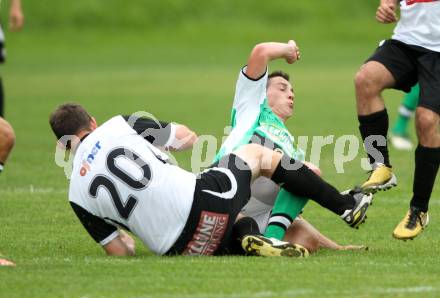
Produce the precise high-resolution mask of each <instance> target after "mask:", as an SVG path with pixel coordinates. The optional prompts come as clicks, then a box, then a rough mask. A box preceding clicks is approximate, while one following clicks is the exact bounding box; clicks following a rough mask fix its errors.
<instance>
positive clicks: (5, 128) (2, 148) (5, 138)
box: [0, 117, 15, 173]
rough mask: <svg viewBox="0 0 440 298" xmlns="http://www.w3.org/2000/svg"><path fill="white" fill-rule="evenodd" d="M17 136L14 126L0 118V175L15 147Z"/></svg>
mask: <svg viewBox="0 0 440 298" xmlns="http://www.w3.org/2000/svg"><path fill="white" fill-rule="evenodd" d="M14 143H15V134H14V130H13V129H12V126H11V125H10V124H9V123H8V122H7V121H6V120H5V119H3V118H1V117H0V173H1V172H2V171H3V167H4V165H5V163H6V160H7V159H8V156H9V153H10V152H11V150H12V148H13V147H14Z"/></svg>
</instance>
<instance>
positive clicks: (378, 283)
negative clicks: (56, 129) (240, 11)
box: [0, 19, 440, 298]
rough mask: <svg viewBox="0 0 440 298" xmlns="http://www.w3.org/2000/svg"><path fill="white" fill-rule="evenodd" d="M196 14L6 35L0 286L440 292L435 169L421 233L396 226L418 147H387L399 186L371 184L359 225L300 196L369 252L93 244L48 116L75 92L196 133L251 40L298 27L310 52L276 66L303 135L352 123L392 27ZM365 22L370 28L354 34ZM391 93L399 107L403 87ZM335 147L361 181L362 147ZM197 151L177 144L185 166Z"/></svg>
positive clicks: (184, 293) (52, 293)
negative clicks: (285, 76) (349, 155)
mask: <svg viewBox="0 0 440 298" xmlns="http://www.w3.org/2000/svg"><path fill="white" fill-rule="evenodd" d="M369 22H370V23H371V24H373V21H372V20H370V19H362V20H361V23H362V24H363V25H365V24H369ZM344 24H345V23H344ZM344 24H342V25H341V24H339V25H340V26H345V25H344ZM333 26H335V25H333ZM375 26H377V25H375ZM201 27H202V28H200V27H197V26H194V25H187V26H182V27H181V28H180V29H179V30H173V29H170V28H168V29H167V28H166V29H163V30H159V29H158V30H157V31H136V30H135V31H129V30H116V29H111V30H106V31H104V30H101V29H96V30H92V29H90V30H84V29H81V30H75V29H62V30H61V29H60V30H55V29H54V30H47V31H46V30H43V29H35V30H30V31H28V32H23V33H21V34H18V35H12V34H11V35H9V36H8V38H9V39H8V51H9V61H8V63H7V64H6V65H5V66H2V69H1V73H2V77H3V81H4V84H5V89H6V97H7V102H6V105H7V106H6V108H7V117H6V118H7V119H8V120H9V121H10V122H11V123H12V125H13V126H14V128H15V130H16V134H17V143H16V148H15V150H14V152H13V154H12V156H11V158H10V160H9V163H8V164H7V167H6V169H5V172H4V173H3V174H2V175H1V176H0V206H1V207H0V227H1V228H0V251H1V252H2V253H3V254H4V255H6V256H8V257H10V258H11V259H12V260H14V261H15V262H16V263H17V267H16V268H0V297H8V298H9V297H164V298H165V297H186V298H193V297H200V298H203V297H212V298H217V297H218V298H219V297H237V298H238V297H421V296H423V297H438V296H440V261H439V258H438V252H439V249H438V247H439V246H440V239H439V237H438V235H439V234H440V224H439V221H438V218H440V208H439V199H440V188H439V187H438V182H437V185H436V190H435V192H434V193H433V196H432V199H431V205H430V206H431V210H430V215H431V218H432V222H431V226H430V227H429V228H428V229H427V231H426V232H425V233H423V234H422V235H421V236H420V237H419V238H418V239H417V240H414V241H408V242H399V241H397V240H394V239H393V238H392V237H391V232H392V230H393V228H394V227H395V225H396V224H397V223H398V222H399V221H400V219H401V217H402V216H403V215H404V214H405V212H406V210H407V207H408V202H409V199H410V193H411V189H412V173H413V159H414V158H413V153H411V152H410V153H406V152H397V151H394V150H391V159H392V163H393V165H394V167H395V171H396V173H397V176H398V179H399V187H397V188H395V189H393V190H391V191H389V192H386V193H380V194H378V195H376V197H375V203H374V205H373V206H372V207H371V209H370V211H369V214H368V220H367V222H366V224H365V225H363V226H361V228H360V229H359V230H351V229H350V228H348V227H347V226H346V225H345V224H344V223H343V222H342V221H341V220H340V219H339V218H337V217H336V216H334V215H333V214H330V213H329V212H327V211H325V210H323V209H322V208H320V207H318V206H317V205H316V204H315V203H310V204H309V205H308V206H307V207H306V209H305V217H306V218H307V219H309V220H310V221H311V222H312V223H313V224H314V225H316V226H317V227H318V228H319V229H320V230H321V231H322V232H323V233H325V234H327V235H329V236H330V237H331V238H333V239H335V240H337V241H338V242H340V243H344V244H348V243H352V244H365V245H368V246H369V248H370V249H369V251H366V252H334V251H320V252H318V253H317V254H315V255H313V256H312V257H310V258H308V259H302V260H296V259H284V258H283V259H281V258H278V259H277V258H273V259H269V258H266V259H264V258H246V257H213V258H208V257H206V258H190V257H172V258H168V257H164V258H162V257H156V256H153V255H152V254H151V253H150V252H149V251H148V250H147V249H146V248H144V247H143V246H142V244H141V243H140V242H139V241H138V246H137V256H136V257H133V258H109V257H106V256H105V255H104V254H103V251H102V250H101V249H100V248H99V247H98V246H97V245H95V243H94V242H93V240H92V239H91V238H89V236H88V235H87V234H86V232H85V231H84V230H83V228H82V226H81V225H80V224H79V222H78V221H77V219H76V218H75V217H74V214H73V212H72V211H71V210H70V207H69V205H68V203H67V187H68V181H67V180H66V179H65V177H64V176H63V171H62V169H61V168H59V167H57V166H56V165H55V162H54V152H55V141H54V138H53V136H52V134H51V131H50V128H49V125H48V116H49V113H50V112H51V111H52V110H53V109H54V108H55V107H56V106H57V105H58V104H60V103H62V102H65V101H77V102H79V103H81V104H83V105H84V106H85V107H86V108H87V109H88V110H89V111H90V112H91V113H92V114H93V115H95V116H96V118H97V120H98V121H101V122H102V121H105V120H106V119H108V118H109V117H111V116H113V115H115V114H121V113H125V114H127V113H130V112H134V111H139V110H146V111H149V112H152V113H153V114H154V115H155V116H157V117H158V118H160V119H163V120H167V121H176V122H181V123H185V124H187V125H188V126H190V127H191V128H192V129H193V130H195V131H196V132H197V133H198V134H212V135H214V136H215V137H217V138H221V137H222V135H223V127H224V126H225V125H226V124H227V123H228V121H229V112H230V104H231V100H232V97H233V92H234V87H235V80H236V76H237V74H238V71H239V69H240V67H241V66H242V65H244V64H245V63H246V59H247V55H248V53H249V51H250V49H251V47H252V46H253V45H254V44H255V43H256V42H258V41H266V40H277V41H284V40H287V39H288V38H296V36H297V35H299V38H297V41H298V43H299V45H300V46H301V49H302V52H303V53H302V56H303V58H302V60H301V61H300V62H299V63H297V64H295V65H292V66H288V65H286V64H284V63H282V62H276V63H274V64H273V65H271V69H275V68H283V69H284V70H286V71H288V72H290V73H291V74H292V75H293V79H294V85H295V89H296V107H295V109H296V112H295V116H294V117H293V118H292V119H291V120H290V121H289V124H288V126H289V128H290V129H291V131H292V132H293V134H294V135H295V136H310V137H311V136H315V135H321V136H327V135H335V137H338V136H341V135H344V134H354V135H358V131H357V125H358V124H357V119H356V115H355V101H354V90H353V83H352V78H353V76H354V74H355V72H356V70H357V69H358V67H359V66H360V64H361V63H362V61H363V60H364V59H365V58H366V57H368V55H369V54H370V53H371V52H372V51H373V49H374V48H375V43H376V42H377V41H378V40H380V39H381V38H385V37H387V36H388V34H389V29H390V28H389V27H387V28H385V29H382V28H376V27H374V30H376V29H377V30H376V31H374V30H369V28H363V29H359V28H355V26H353V31H351V32H352V33H351V34H349V33H345V35H344V34H339V35H335V36H333V35H332V34H326V33H321V36H316V35H315V33H316V32H320V31H319V28H318V27H316V24H315V26H314V27H311V28H308V27H307V23H306V24H305V25H301V27H300V28H299V29H300V30H290V29H289V28H284V27H283V28H282V29H281V30H279V28H278V27H276V26H275V27H273V28H267V27H266V26H265V25H264V24H263V25H261V26H260V27H256V28H255V27H252V26H247V27H246V26H244V27H242V28H240V30H238V29H237V28H235V27H234V26H229V27H225V28H223V27H222V28H217V27H216V25H213V24H211V25H210V26H201ZM330 27H331V26H330ZM327 29H328V28H327ZM332 29H334V28H332ZM336 29H337V30H339V31H341V32H343V31H344V30H343V29H341V28H336ZM336 29H335V30H336ZM307 30H310V31H307ZM381 30H382V31H381ZM387 30H388V31H387ZM238 31H240V32H238ZM291 31H293V32H291ZM295 32H298V34H296V35H295ZM361 33H365V34H366V35H367V36H368V38H365V39H359V38H358V37H357V34H361ZM321 37H322V38H321ZM385 94H386V97H387V103H388V108H389V113H390V115H391V117H392V119H394V117H395V115H396V108H397V106H398V104H399V100H400V97H401V94H400V93H398V92H394V91H390V92H386V93H385ZM333 148H334V145H329V146H327V147H326V148H324V150H323V151H322V155H321V161H320V166H321V168H322V169H323V172H324V177H325V178H326V179H327V180H328V181H330V182H332V183H333V184H335V185H336V186H337V187H338V188H339V189H341V190H342V189H346V188H349V187H351V186H353V185H355V184H358V183H360V182H362V181H363V180H364V179H365V178H366V173H365V171H364V170H362V169H361V168H360V158H361V157H364V156H363V155H362V154H361V152H360V153H359V156H358V158H356V159H355V160H354V161H352V162H349V163H347V164H346V165H345V173H344V174H337V173H336V172H335V167H334V165H333V160H334V158H333ZM307 153H308V154H309V153H310V151H308V152H307ZM190 155H191V152H186V153H180V154H177V155H176V156H177V158H178V160H179V163H180V165H182V166H183V167H184V168H186V169H190V162H189V160H190Z"/></svg>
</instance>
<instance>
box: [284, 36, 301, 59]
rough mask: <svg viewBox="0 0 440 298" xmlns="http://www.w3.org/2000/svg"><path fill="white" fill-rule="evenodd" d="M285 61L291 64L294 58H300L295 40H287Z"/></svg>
mask: <svg viewBox="0 0 440 298" xmlns="http://www.w3.org/2000/svg"><path fill="white" fill-rule="evenodd" d="M285 58H286V62H287V63H289V64H292V63H293V62H295V61H296V60H299V59H300V52H299V48H298V47H297V45H296V43H295V41H293V40H289V41H288V42H287V53H286V55H285Z"/></svg>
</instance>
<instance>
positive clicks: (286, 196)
mask: <svg viewBox="0 0 440 298" xmlns="http://www.w3.org/2000/svg"><path fill="white" fill-rule="evenodd" d="M307 202H308V199H305V198H301V197H297V196H294V195H292V194H291V193H290V192H288V191H286V190H284V189H281V190H280V192H279V193H278V196H277V198H276V200H275V205H274V206H273V208H272V214H271V215H270V218H269V224H268V226H267V228H266V232H265V233H264V236H266V237H268V238H276V239H278V240H283V238H284V235H285V234H286V230H287V228H288V227H289V226H290V224H291V223H292V222H293V220H294V219H295V218H296V217H297V216H298V214H299V213H300V212H301V211H302V209H303V208H304V206H305V205H306V204H307Z"/></svg>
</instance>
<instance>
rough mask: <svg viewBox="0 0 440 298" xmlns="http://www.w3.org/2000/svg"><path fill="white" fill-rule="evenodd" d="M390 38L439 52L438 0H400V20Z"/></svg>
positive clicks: (439, 17) (439, 20)
mask: <svg viewBox="0 0 440 298" xmlns="http://www.w3.org/2000/svg"><path fill="white" fill-rule="evenodd" d="M392 38H393V39H396V40H399V41H401V42H404V43H406V44H410V45H416V46H420V47H424V48H426V49H429V50H431V51H435V52H440V1H438V0H405V1H400V20H399V22H398V23H397V26H396V28H395V29H394V34H393V36H392Z"/></svg>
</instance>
